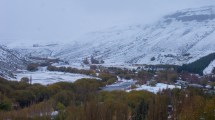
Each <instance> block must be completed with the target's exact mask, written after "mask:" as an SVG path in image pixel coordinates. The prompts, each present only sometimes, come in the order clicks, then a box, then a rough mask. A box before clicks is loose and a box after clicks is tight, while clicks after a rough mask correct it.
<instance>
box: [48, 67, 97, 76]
mask: <svg viewBox="0 0 215 120" xmlns="http://www.w3.org/2000/svg"><path fill="white" fill-rule="evenodd" d="M47 70H49V71H60V72H68V73H77V74H85V75H93V76H95V75H96V72H95V71H94V70H84V69H81V70H80V69H77V68H72V67H56V66H48V67H47Z"/></svg>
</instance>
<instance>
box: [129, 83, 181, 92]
mask: <svg viewBox="0 0 215 120" xmlns="http://www.w3.org/2000/svg"><path fill="white" fill-rule="evenodd" d="M174 88H179V89H181V86H175V85H168V84H164V83H157V84H156V85H155V86H147V85H141V86H139V87H137V88H136V89H132V90H137V91H140V90H146V91H149V92H152V93H155V94H156V93H158V92H159V91H162V90H165V89H174ZM132 90H127V92H130V91H132Z"/></svg>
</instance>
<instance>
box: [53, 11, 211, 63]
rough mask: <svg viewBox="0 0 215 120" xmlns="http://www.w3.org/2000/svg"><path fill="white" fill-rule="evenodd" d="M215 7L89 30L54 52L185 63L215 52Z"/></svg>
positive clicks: (71, 57) (79, 56)
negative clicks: (145, 24)
mask: <svg viewBox="0 0 215 120" xmlns="http://www.w3.org/2000/svg"><path fill="white" fill-rule="evenodd" d="M214 46H215V8H214V7H203V8H199V9H186V10H182V11H178V12H176V13H174V14H171V15H168V16H165V17H164V18H162V19H161V20H160V21H159V22H157V23H155V24H153V25H148V26H142V25H137V26H128V27H120V28H117V27H115V28H110V29H108V30H105V31H102V32H94V33H89V34H87V35H86V36H84V37H82V38H80V39H78V40H77V42H76V43H74V44H73V45H71V46H68V47H64V49H63V50H61V51H60V52H56V54H55V55H54V56H57V57H61V58H64V59H67V60H69V61H76V60H79V61H80V60H81V59H82V58H84V57H89V56H91V55H93V56H95V57H96V58H101V59H104V60H105V62H106V63H113V64H125V63H139V64H179V65H180V64H183V63H189V62H192V61H195V60H197V59H199V58H200V57H202V56H206V55H208V54H210V53H213V52H215V47H214Z"/></svg>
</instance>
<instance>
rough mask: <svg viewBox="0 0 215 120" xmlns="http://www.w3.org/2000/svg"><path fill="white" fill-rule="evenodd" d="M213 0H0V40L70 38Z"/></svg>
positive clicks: (138, 21) (148, 18) (160, 15)
mask: <svg viewBox="0 0 215 120" xmlns="http://www.w3.org/2000/svg"><path fill="white" fill-rule="evenodd" d="M206 5H215V2H214V0H0V40H1V41H2V40H6V41H7V40H29V41H31V40H40V41H42V40H48V41H69V40H72V39H74V38H76V37H78V36H80V35H82V34H84V33H86V32H89V31H95V30H99V29H104V28H107V27H111V26H116V25H125V24H145V23H151V22H154V21H156V20H158V19H159V18H160V17H162V16H163V15H166V14H169V13H172V12H174V11H176V10H180V9H184V8H192V7H200V6H206Z"/></svg>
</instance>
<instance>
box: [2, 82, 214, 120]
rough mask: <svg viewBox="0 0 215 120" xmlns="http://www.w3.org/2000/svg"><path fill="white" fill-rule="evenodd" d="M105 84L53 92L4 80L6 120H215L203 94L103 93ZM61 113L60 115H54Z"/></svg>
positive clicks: (56, 87)
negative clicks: (54, 113)
mask: <svg viewBox="0 0 215 120" xmlns="http://www.w3.org/2000/svg"><path fill="white" fill-rule="evenodd" d="M104 85H105V84H104V82H103V81H101V80H95V79H80V80H78V81H76V82H74V83H67V82H59V83H55V84H51V85H48V86H42V85H39V84H33V85H31V84H27V83H20V82H13V81H7V80H4V79H1V80H0V86H1V87H0V88H1V89H0V118H1V119H22V120H27V119H32V120H34V119H35V120H36V119H41V120H43V119H44V120H45V119H55V120H167V119H168V118H171V119H178V120H188V119H189V120H197V119H207V120H214V118H215V117H214V115H215V112H214V110H215V96H213V95H209V94H206V93H204V92H203V91H202V90H199V89H194V88H188V89H185V90H180V89H174V90H172V91H171V90H166V91H163V92H160V93H158V94H152V93H149V92H146V91H132V92H129V93H128V92H124V91H113V92H107V91H102V90H101V89H100V88H101V87H103V86H104ZM53 111H58V114H57V115H52V114H51V113H52V112H53Z"/></svg>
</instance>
